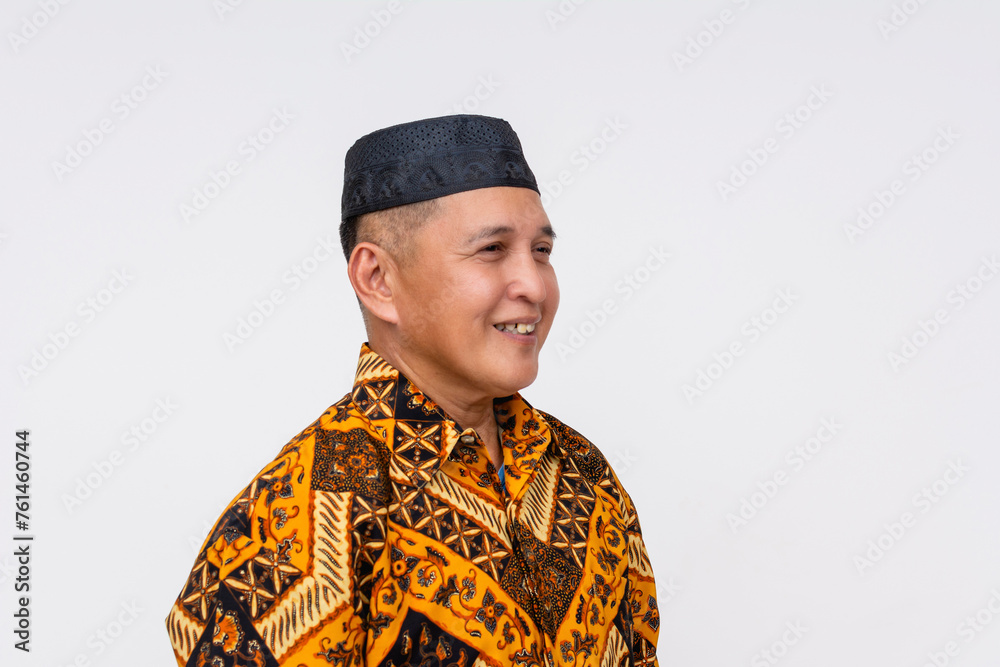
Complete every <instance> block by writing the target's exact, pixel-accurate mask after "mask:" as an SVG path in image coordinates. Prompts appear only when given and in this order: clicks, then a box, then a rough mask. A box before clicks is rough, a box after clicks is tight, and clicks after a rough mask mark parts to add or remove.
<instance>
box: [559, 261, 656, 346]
mask: <svg viewBox="0 0 1000 667" xmlns="http://www.w3.org/2000/svg"><path fill="white" fill-rule="evenodd" d="M668 259H670V253H668V252H665V251H664V250H663V246H660V247H659V248H654V247H653V246H649V253H648V254H647V255H646V259H645V261H643V263H642V264H640V265H639V266H637V267H636V268H634V269H632V270H631V271H629V272H628V273H626V274H624V275H623V276H622V277H621V279H620V280H618V281H617V282H615V285H614V292H615V294H620V295H621V302H622V303H625V302H627V301H628V300H629V299H631V298H632V296H633V295H634V294H635V293H636V292H638V291H639V290H640V289H642V287H643V285H645V284H646V283H648V282H649V281H650V279H651V278H652V277H653V274H654V273H656V272H657V271H659V270H660V269H662V268H663V267H664V266H665V265H666V263H667V260H668ZM619 306H620V304H619V297H617V296H614V297H610V298H608V299H605V300H604V301H602V302H601V305H600V307H599V308H596V309H594V310H588V311H586V317H587V320H586V321H585V322H582V323H580V324H579V325H577V326H573V327H571V328H570V330H569V338H568V339H567V340H566V342H565V343H564V342H562V341H560V342H558V343H556V352H558V353H559V359H560V360H561V361H566V359H567V358H568V357H570V356H572V355H574V354H576V353H577V352H578V351H580V350H581V349H582V348H583V346H584V345H586V344H587V341H588V340H590V339H591V338H593V337H594V336H595V335H596V334H597V332H598V331H600V329H601V328H602V327H604V325H605V324H607V323H608V319H609V318H610V317H611V316H612V315H614V314H615V313H617V312H618V308H619Z"/></svg>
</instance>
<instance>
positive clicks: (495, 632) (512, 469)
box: [167, 344, 659, 667]
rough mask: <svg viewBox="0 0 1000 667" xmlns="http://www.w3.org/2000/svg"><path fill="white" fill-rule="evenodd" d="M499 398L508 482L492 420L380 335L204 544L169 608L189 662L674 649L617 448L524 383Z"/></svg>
mask: <svg viewBox="0 0 1000 667" xmlns="http://www.w3.org/2000/svg"><path fill="white" fill-rule="evenodd" d="M494 411H495V415H496V422H497V424H498V425H499V429H500V432H501V435H500V437H501V439H502V448H503V457H504V469H505V475H504V477H505V482H506V484H505V488H504V487H503V486H501V484H500V480H499V478H498V476H497V469H496V468H494V466H493V464H492V463H491V462H490V461H489V460H488V457H486V456H485V455H484V447H483V443H482V441H481V440H480V439H479V437H478V435H477V434H476V432H475V431H474V430H473V429H471V428H464V429H463V428H462V427H461V426H460V425H459V424H458V423H456V422H455V421H454V420H452V419H451V418H450V417H449V416H448V415H447V414H446V413H445V412H444V411H443V410H442V409H441V407H440V406H439V405H437V404H436V403H435V402H434V401H433V400H431V399H430V398H428V397H427V396H426V395H425V394H423V393H422V392H421V391H420V389H419V388H418V387H417V386H415V385H414V384H413V383H412V382H411V381H410V380H409V379H408V378H406V377H405V376H404V375H402V374H400V373H399V371H398V370H396V369H395V368H393V367H392V366H391V365H390V364H388V363H387V362H386V361H385V360H384V359H383V358H382V357H381V356H379V355H378V354H376V353H375V352H373V351H372V350H371V349H370V348H369V347H368V345H367V344H365V345H363V346H362V348H361V355H360V359H359V360H358V371H357V376H356V379H355V382H354V388H353V390H352V391H351V393H349V394H348V395H347V396H345V397H344V398H343V399H342V400H340V401H339V402H337V403H336V404H335V405H333V406H331V407H330V408H329V409H328V410H327V411H326V412H324V413H323V415H322V416H321V417H320V418H319V419H317V420H316V421H315V422H314V423H313V424H312V425H310V426H309V427H308V428H306V429H305V430H304V431H302V433H300V434H299V435H297V436H296V437H295V438H293V439H292V440H291V441H290V442H289V443H288V444H287V445H285V447H284V448H283V449H282V450H281V452H280V454H279V455H278V456H277V458H276V459H275V460H274V461H273V462H272V463H271V464H269V465H268V466H267V467H266V468H265V469H264V470H263V471H262V472H261V473H260V474H259V475H258V476H257V477H256V478H255V479H254V480H253V482H251V484H250V485H249V486H248V487H247V488H246V489H245V490H244V491H243V492H242V493H241V494H240V495H239V496H238V497H237V498H236V499H234V501H233V502H232V504H231V505H230V507H229V509H228V510H227V511H226V512H225V513H224V514H223V516H222V518H221V519H220V521H219V522H218V524H217V525H216V526H215V528H214V529H213V530H212V532H211V534H210V535H209V537H208V539H207V540H206V541H205V545H204V546H203V548H202V550H201V553H200V554H199V555H198V558H197V560H196V562H195V565H194V569H193V570H192V571H191V575H190V577H189V579H188V582H187V584H186V585H185V586H184V589H183V591H182V592H181V594H180V596H179V597H178V599H177V602H176V603H175V604H174V607H173V608H172V609H171V612H170V616H169V618H168V619H167V626H168V629H169V632H170V638H171V641H172V643H173V646H174V651H175V654H176V656H177V661H178V664H179V665H198V666H200V665H216V664H218V665H339V666H341V667H358V666H361V665H388V664H393V665H396V666H397V667H398V666H401V665H435V666H441V667H443V666H444V665H456V666H459V665H464V666H467V667H471V666H472V665H473V664H482V665H525V666H539V667H542V666H548V665H577V666H579V665H595V666H596V665H613V666H615V667H617V666H618V665H631V664H634V665H652V664H656V660H655V644H656V638H657V631H658V628H659V615H658V612H657V607H656V598H655V591H654V585H653V573H652V570H651V568H650V564H649V559H648V557H647V554H646V549H645V547H644V546H643V541H642V534H641V532H640V529H639V522H638V519H637V517H636V512H635V508H634V507H633V505H632V501H631V499H630V498H629V496H628V494H627V493H625V491H624V490H623V489H622V487H621V485H620V483H619V481H618V479H617V478H616V477H615V474H614V472H613V471H612V470H611V468H610V467H609V466H608V463H607V461H606V460H605V459H604V457H603V456H602V455H601V453H600V452H599V451H598V449H597V448H596V447H594V446H593V445H592V444H591V443H590V442H589V441H588V440H586V439H585V438H584V437H583V436H581V435H580V434H579V433H577V432H576V431H574V430H573V429H572V428H570V427H568V426H566V425H565V424H563V423H562V422H560V421H559V420H558V419H556V418H554V417H553V416H551V415H549V414H547V413H544V412H542V411H540V410H536V409H535V408H533V407H532V406H531V405H529V404H528V403H527V402H526V401H525V400H524V399H523V398H522V397H521V396H520V395H519V394H516V393H515V394H514V395H513V396H510V397H506V398H503V399H498V400H497V401H496V402H495V404H494ZM217 660H218V662H216V661H217ZM477 661H478V662H477Z"/></svg>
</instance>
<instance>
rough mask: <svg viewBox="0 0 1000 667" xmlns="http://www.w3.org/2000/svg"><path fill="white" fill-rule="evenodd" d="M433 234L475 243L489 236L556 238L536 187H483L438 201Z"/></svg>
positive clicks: (459, 241)
mask: <svg viewBox="0 0 1000 667" xmlns="http://www.w3.org/2000/svg"><path fill="white" fill-rule="evenodd" d="M438 201H439V202H440V209H439V211H438V214H437V215H436V216H435V217H434V220H433V224H432V225H428V226H429V227H434V229H433V230H432V232H431V233H433V234H437V235H440V236H439V238H442V237H443V238H446V239H447V240H448V241H449V242H451V243H459V244H468V243H475V242H476V241H480V240H482V239H484V238H487V237H490V236H499V235H530V236H539V235H541V236H547V237H549V238H551V239H554V238H555V235H556V234H555V231H554V230H553V229H552V225H551V223H550V222H549V218H548V216H547V215H546V213H545V209H544V208H543V207H542V202H541V198H540V197H539V196H538V193H536V192H535V191H534V190H530V189H528V188H518V187H493V188H480V189H476V190H468V191H466V192H459V193H456V194H453V195H448V196H447V197H441V198H440V199H439V200H438Z"/></svg>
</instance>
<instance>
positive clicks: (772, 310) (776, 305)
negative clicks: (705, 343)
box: [681, 289, 799, 405]
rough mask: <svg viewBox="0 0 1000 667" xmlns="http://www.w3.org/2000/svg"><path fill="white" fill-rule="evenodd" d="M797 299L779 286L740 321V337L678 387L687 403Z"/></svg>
mask: <svg viewBox="0 0 1000 667" xmlns="http://www.w3.org/2000/svg"><path fill="white" fill-rule="evenodd" d="M798 300H799V297H798V295H796V294H792V290H791V289H779V290H777V291H776V292H775V293H774V300H773V301H771V305H770V306H766V307H765V308H764V309H763V310H761V311H760V313H759V314H757V315H754V316H752V317H750V318H749V319H747V320H746V321H745V322H743V324H741V325H740V327H739V332H740V335H741V337H740V338H737V339H735V340H733V341H732V342H731V343H730V344H729V345H727V346H726V347H725V348H723V349H722V351H721V352H715V353H714V354H712V361H710V362H709V363H708V364H707V365H706V366H705V367H704V368H699V369H698V370H697V371H696V372H695V379H694V382H692V383H688V384H684V385H682V386H681V391H682V392H683V393H684V398H686V399H687V401H688V405H693V404H694V400H695V399H696V398H700V397H701V396H704V394H705V392H706V391H708V390H709V389H711V388H712V387H713V386H714V385H715V383H716V382H718V381H719V380H721V379H722V377H723V376H724V375H725V374H726V373H728V372H729V370H730V369H731V368H732V367H733V365H734V364H735V363H736V360H737V359H738V358H739V357H742V356H743V355H744V354H745V353H746V351H747V347H748V346H749V345H751V344H753V343H756V342H757V341H758V340H760V338H761V336H763V335H764V334H765V333H767V332H768V331H770V330H771V328H772V327H773V326H774V325H775V324H776V323H777V322H778V320H779V319H781V316H782V315H784V314H785V313H787V312H788V311H789V309H790V308H791V307H792V304H794V303H795V302H796V301H798Z"/></svg>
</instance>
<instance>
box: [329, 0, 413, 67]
mask: <svg viewBox="0 0 1000 667" xmlns="http://www.w3.org/2000/svg"><path fill="white" fill-rule="evenodd" d="M402 11H403V3H402V1H401V0H389V2H387V3H386V4H385V8H384V9H373V10H372V11H371V17H372V18H371V20H370V21H366V22H365V23H364V25H360V26H354V35H353V37H352V39H351V41H350V42H343V41H342V42H341V43H340V52H341V53H342V54H343V55H344V60H345V61H347V64H348V65H350V64H351V60H353V59H354V58H357V57H358V56H360V55H361V52H362V51H364V50H365V49H367V48H368V47H369V46H370V45H371V43H372V40H374V39H377V38H378V36H379V35H381V34H382V31H383V30H385V29H386V28H388V27H389V24H390V23H392V19H393V18H394V17H396V16H399V14H400V12H402Z"/></svg>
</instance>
